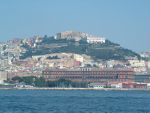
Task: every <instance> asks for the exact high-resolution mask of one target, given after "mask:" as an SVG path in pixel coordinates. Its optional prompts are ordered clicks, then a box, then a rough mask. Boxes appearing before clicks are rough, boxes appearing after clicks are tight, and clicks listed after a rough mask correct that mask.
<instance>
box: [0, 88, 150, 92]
mask: <svg viewBox="0 0 150 113" xmlns="http://www.w3.org/2000/svg"><path fill="white" fill-rule="evenodd" d="M0 90H66V91H67V90H95V91H96V90H97V91H98V90H100V91H150V89H138V88H48V87H42V88H40V87H33V88H0Z"/></svg>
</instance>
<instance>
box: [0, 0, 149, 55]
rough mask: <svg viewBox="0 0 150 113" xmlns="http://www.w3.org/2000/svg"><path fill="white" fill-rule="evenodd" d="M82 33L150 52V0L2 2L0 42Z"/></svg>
mask: <svg viewBox="0 0 150 113" xmlns="http://www.w3.org/2000/svg"><path fill="white" fill-rule="evenodd" d="M68 30H74V31H81V32H86V33H89V34H92V35H96V36H104V37H106V38H107V39H109V40H111V41H112V42H115V43H119V44H120V45H121V46H122V47H125V48H127V49H132V50H133V51H136V52H142V51H150V46H149V45H150V44H149V43H150V0H0V41H1V42H2V41H7V40H10V39H13V38H28V37H32V36H35V35H40V36H43V35H48V36H52V35H55V34H56V33H57V32H62V31H68Z"/></svg>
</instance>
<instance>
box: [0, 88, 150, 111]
mask: <svg viewBox="0 0 150 113" xmlns="http://www.w3.org/2000/svg"><path fill="white" fill-rule="evenodd" d="M0 100H1V102H0V108H1V109H0V113H150V101H149V100H150V91H100V90H65V91H64V90H0Z"/></svg>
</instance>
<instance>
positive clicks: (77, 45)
mask: <svg viewBox="0 0 150 113" xmlns="http://www.w3.org/2000/svg"><path fill="white" fill-rule="evenodd" d="M22 47H24V48H26V49H27V52H26V53H24V54H22V56H21V57H20V58H21V59H24V58H27V57H31V56H34V55H44V54H50V53H61V52H66V53H77V54H86V55H89V56H91V57H93V58H94V59H103V60H108V59H114V60H115V59H117V60H124V59H125V58H126V57H138V58H140V56H139V55H138V54H137V53H135V52H133V51H131V50H128V49H125V48H123V47H121V46H120V45H119V44H115V43H112V42H111V41H109V40H106V42H105V43H103V44H100V43H98V44H89V43H87V42H86V40H85V39H82V40H80V41H79V42H75V41H74V40H67V39H59V40H58V39H54V37H43V39H42V42H40V43H38V44H37V47H36V48H31V47H29V46H28V45H25V44H24V45H23V46H22Z"/></svg>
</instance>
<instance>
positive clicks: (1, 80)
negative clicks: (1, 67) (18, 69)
mask: <svg viewBox="0 0 150 113" xmlns="http://www.w3.org/2000/svg"><path fill="white" fill-rule="evenodd" d="M5 80H7V72H5V71H0V84H3V83H4V81H5Z"/></svg>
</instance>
